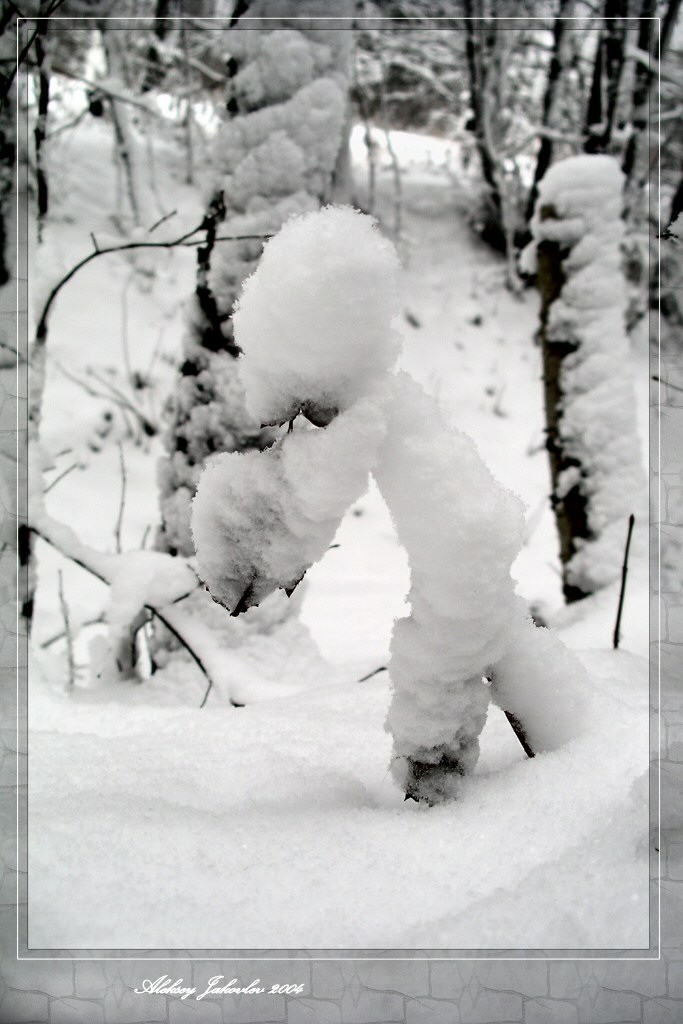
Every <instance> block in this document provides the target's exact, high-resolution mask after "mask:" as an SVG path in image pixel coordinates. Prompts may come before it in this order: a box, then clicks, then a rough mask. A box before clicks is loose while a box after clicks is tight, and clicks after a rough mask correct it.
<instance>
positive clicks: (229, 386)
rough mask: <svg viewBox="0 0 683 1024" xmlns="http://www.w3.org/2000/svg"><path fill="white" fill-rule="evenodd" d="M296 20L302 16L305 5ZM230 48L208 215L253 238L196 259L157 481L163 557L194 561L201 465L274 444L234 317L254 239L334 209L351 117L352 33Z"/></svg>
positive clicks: (255, 36)
mask: <svg viewBox="0 0 683 1024" xmlns="http://www.w3.org/2000/svg"><path fill="white" fill-rule="evenodd" d="M299 9H301V10H302V13H306V12H305V4H302V5H301V8H299V5H297V10H299ZM226 43H227V45H228V48H229V51H230V54H231V58H232V65H233V66H234V68H236V71H235V73H234V74H233V76H232V77H231V78H230V79H229V80H228V82H227V93H228V97H229V105H230V109H231V110H232V115H233V116H229V117H228V118H227V119H226V121H225V123H224V124H223V125H222V126H221V128H220V130H219V132H218V134H217V137H216V141H215V145H214V152H213V155H212V182H211V195H212V196H213V197H214V198H213V200H212V202H211V203H209V204H208V205H209V212H210V213H211V215H212V217H213V222H214V226H215V227H216V229H217V233H218V234H219V235H240V236H241V235H253V236H256V237H255V238H253V239H247V240H243V241H239V242H216V243H215V245H214V247H213V249H212V250H211V251H210V252H207V253H200V256H201V258H202V259H203V260H204V265H203V266H202V267H201V268H200V271H199V276H198V282H197V284H198V287H197V295H196V297H195V298H194V300H193V301H192V303H191V306H190V309H189V311H188V325H187V331H186V335H185V339H184V343H183V360H182V362H181V366H180V372H179V375H178V380H177V383H176V386H175V388H174V391H173V394H172V395H171V397H170V400H169V403H168V420H169V423H168V428H167V430H166V432H165V436H164V445H165V448H166V455H165V457H164V458H163V459H162V460H161V462H160V465H159V472H158V479H159V491H160V504H161V515H162V530H161V532H160V537H159V545H158V546H159V547H161V548H162V549H163V550H167V551H171V552H176V551H177V552H179V553H180V554H183V555H185V556H188V555H190V554H192V552H193V546H192V539H191V536H190V532H189V506H190V501H191V499H192V496H193V494H194V491H195V489H196V485H197V481H198V478H199V474H200V473H201V470H202V468H203V466H204V464H205V462H206V459H207V458H208V457H209V456H210V455H211V454H213V453H216V452H224V451H244V450H247V449H257V450H258V449H261V448H263V447H265V446H267V445H268V444H270V443H272V441H273V436H274V435H273V434H272V432H270V431H268V430H264V429H263V428H262V426H261V424H262V423H263V422H264V420H263V419H259V418H258V417H255V416H253V415H250V414H249V412H248V411H247V410H246V408H245V405H244V395H243V390H242V385H241V382H240V380H239V377H238V374H237V367H236V362H235V356H236V354H237V350H236V349H235V345H234V341H233V334H232V322H231V320H230V313H231V311H232V307H233V304H234V303H235V300H236V299H237V298H238V296H239V294H240V291H241V288H242V282H243V281H244V279H245V278H246V277H248V276H249V274H250V273H251V272H252V271H253V269H254V267H255V266H256V263H257V261H258V259H259V256H260V254H261V251H262V242H261V240H260V238H259V237H258V236H267V235H271V234H274V233H275V232H277V231H278V230H279V228H280V227H281V226H282V224H283V223H284V221H285V220H287V218H288V217H290V216H291V215H292V214H294V213H304V212H307V211H310V210H315V209H317V208H318V207H319V206H320V204H321V202H324V201H326V200H328V199H329V197H330V192H331V188H332V183H333V177H334V171H335V166H336V162H337V159H338V156H339V153H340V148H341V145H342V139H343V130H344V124H345V117H346V74H347V71H346V61H347V56H348V40H347V39H346V33H344V32H332V31H329V32H325V31H320V30H312V31H311V30H309V29H308V28H305V27H304V26H303V25H302V26H301V29H300V30H299V29H298V28H297V29H294V28H288V29H283V28H276V29H274V30H273V31H266V30H264V29H259V31H234V32H231V33H229V35H228V37H227V39H226ZM218 194H222V197H223V198H222V200H220V201H219V200H218V199H217V198H216V196H217V195H218Z"/></svg>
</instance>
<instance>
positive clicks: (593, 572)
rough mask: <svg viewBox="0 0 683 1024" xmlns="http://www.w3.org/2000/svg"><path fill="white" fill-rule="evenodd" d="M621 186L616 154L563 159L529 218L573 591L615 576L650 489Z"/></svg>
mask: <svg viewBox="0 0 683 1024" xmlns="http://www.w3.org/2000/svg"><path fill="white" fill-rule="evenodd" d="M622 186H623V175H622V173H621V171H620V170H619V165H618V164H617V162H616V161H615V160H614V159H613V158H612V157H609V156H603V155H599V156H597V155H596V156H577V157H571V158H569V159H568V160H563V161H561V162H560V163H557V164H555V165H554V166H553V167H552V168H551V169H550V170H549V171H548V173H547V174H546V176H545V178H544V179H543V181H542V182H541V185H540V190H539V198H538V202H537V204H536V213H535V215H534V218H533V220H532V224H531V229H532V234H533V238H534V241H533V243H532V250H531V252H530V253H529V255H530V256H531V257H532V258H533V253H534V252H535V257H536V269H537V280H538V287H539V290H540V292H541V327H540V332H539V333H540V341H541V346H542V350H543V374H544V382H545V410H546V426H547V448H548V453H549V456H550V468H551V477H552V497H551V501H552V504H553V508H554V510H555V517H556V521H557V528H558V533H559V539H560V558H561V561H562V572H563V590H564V595H565V598H566V600H567V601H568V602H571V601H576V600H579V599H580V598H582V597H585V596H586V595H588V594H592V593H593V592H594V591H595V590H597V589H598V588H599V587H602V586H605V585H606V584H609V583H611V582H613V581H614V580H616V579H617V578H618V576H619V572H620V568H621V557H622V553H623V546H624V536H625V529H626V523H627V520H628V516H629V515H630V514H631V513H634V514H636V516H637V515H638V514H639V513H640V511H641V506H642V504H643V495H644V494H645V481H644V474H643V469H642V464H641V458H640V446H639V441H638V435H637V432H636V426H635V414H634V395H633V387H632V383H631V379H630V376H629V370H628V357H629V344H628V338H627V335H626V322H625V312H626V304H627V299H628V296H627V289H626V282H625V280H624V276H623V272H622V255H621V249H620V243H621V240H622V236H623V233H624V225H623V221H622V218H621V212H622ZM528 265H529V264H528Z"/></svg>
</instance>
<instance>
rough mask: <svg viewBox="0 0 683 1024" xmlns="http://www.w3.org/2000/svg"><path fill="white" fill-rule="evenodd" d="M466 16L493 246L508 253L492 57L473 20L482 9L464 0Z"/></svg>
mask: <svg viewBox="0 0 683 1024" xmlns="http://www.w3.org/2000/svg"><path fill="white" fill-rule="evenodd" d="M463 9H464V13H465V18H466V20H465V53H466V56H467V69H468V74H469V82H470V106H471V107H472V120H473V132H474V139H475V143H476V147H477V153H478V155H479V161H480V163H481V171H482V175H483V177H484V181H485V182H486V185H487V188H488V191H489V198H490V203H491V230H490V238H487V241H489V242H490V244H491V245H493V246H494V247H495V248H497V249H499V250H500V251H501V252H505V250H506V238H505V230H504V227H503V209H502V201H501V194H500V188H499V184H498V178H497V175H496V164H495V159H494V156H493V154H492V152H491V149H490V145H489V141H488V139H487V133H486V109H485V105H486V79H487V60H488V57H489V56H490V54H489V53H488V50H487V53H486V55H485V56H484V55H483V54H482V29H481V28H480V27H479V22H475V21H473V20H472V19H473V18H474V17H475V16H479V15H480V14H481V9H480V7H479V6H477V8H476V14H475V7H474V3H473V0H463Z"/></svg>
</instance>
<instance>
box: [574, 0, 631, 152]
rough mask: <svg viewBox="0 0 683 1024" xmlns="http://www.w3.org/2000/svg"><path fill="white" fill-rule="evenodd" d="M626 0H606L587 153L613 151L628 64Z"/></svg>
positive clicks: (588, 120) (590, 103) (588, 118)
mask: <svg viewBox="0 0 683 1024" xmlns="http://www.w3.org/2000/svg"><path fill="white" fill-rule="evenodd" d="M623 13H624V3H623V0H605V7H604V20H605V27H604V28H603V29H602V31H601V32H600V35H599V37H598V48H597V52H596V55H595V64H594V65H593V80H592V83H591V91H590V96H589V99H588V107H587V110H586V141H585V144H584V151H585V152H586V153H606V152H609V149H610V146H611V143H612V132H613V129H614V120H615V114H616V110H617V101H618V98H619V83H620V81H621V73H622V70H623V67H624V58H625V45H626V25H627V22H626V21H625V20H624V17H623Z"/></svg>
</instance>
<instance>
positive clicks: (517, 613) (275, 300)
mask: <svg viewBox="0 0 683 1024" xmlns="http://www.w3.org/2000/svg"><path fill="white" fill-rule="evenodd" d="M396 270H397V257H396V254H395V251H394V250H393V247H392V246H391V245H390V244H389V243H388V242H385V241H384V240H383V239H381V237H380V236H379V235H378V233H377V231H376V227H375V224H374V222H373V220H372V219H371V218H369V217H367V216H365V215H362V214H359V213H357V212H355V211H353V210H350V209H339V208H327V209H325V210H322V211H319V212H317V213H313V214H309V215H307V216H305V217H300V218H296V219H294V220H292V221H290V222H289V223H288V224H286V225H285V227H284V228H283V229H282V230H281V232H280V233H279V235H278V236H276V238H275V239H274V240H273V241H272V242H270V244H269V245H268V246H267V247H266V250H265V253H264V256H263V259H262V262H261V264H260V266H259V268H258V270H257V271H256V273H255V274H254V275H253V276H252V277H251V278H250V280H249V281H248V282H247V285H246V287H245V292H244V297H243V299H242V301H241V303H240V307H239V310H238V313H237V314H236V317H235V328H236V337H237V339H238V341H239V343H240V345H241V347H242V348H243V350H244V355H243V356H242V358H241V360H240V368H241V373H242V377H243V380H244V383H245V387H246V396H247V397H246V401H247V407H248V408H249V409H250V411H251V412H252V414H253V415H260V416H261V417H263V418H264V419H265V418H269V419H271V420H275V421H281V420H286V419H292V420H293V419H294V417H296V415H297V413H298V412H299V411H300V410H301V411H303V412H304V413H305V414H306V415H307V417H308V418H309V419H310V420H311V421H312V422H313V423H316V424H317V425H318V427H319V429H311V428H310V427H303V428H301V429H299V430H295V431H292V432H289V433H287V434H286V435H285V436H284V437H283V438H281V439H280V440H279V441H277V442H276V443H275V444H274V445H272V446H271V447H270V448H269V449H267V450H266V451H263V452H260V453H258V452H247V453H242V454H238V453H234V452H231V453H225V454H223V455H221V456H219V457H218V458H216V459H215V460H212V461H211V462H210V463H209V465H208V466H207V468H206V469H205V470H204V473H203V474H202V477H201V480H200V483H199V487H198V491H197V496H196V498H195V500H194V504H193V515H192V529H193V535H194V539H195V545H196V548H197V556H198V565H199V571H200V574H201V575H202V577H203V578H204V579H205V581H206V582H207V584H208V587H209V589H210V591H211V593H212V595H213V596H214V598H215V599H216V600H218V601H220V602H221V603H223V604H225V606H226V607H227V608H229V609H230V610H231V611H233V613H236V612H239V611H242V610H243V609H244V608H245V607H249V606H250V605H254V604H258V603H259V601H260V600H262V598H263V597H265V596H267V595H268V594H269V593H271V592H272V591H273V590H275V589H276V588H277V587H281V588H283V589H285V590H287V589H289V588H291V587H293V586H294V585H295V584H296V583H297V582H298V580H299V579H300V578H301V577H302V576H303V574H304V573H305V572H306V570H307V569H308V568H309V567H310V566H311V564H312V563H313V562H314V561H316V560H318V559H319V558H320V557H321V556H322V555H323V553H324V552H325V550H326V549H327V547H328V546H329V544H330V542H331V540H332V538H333V536H334V534H335V532H336V529H337V526H338V525H339V522H340V520H341V518H342V516H343V514H344V512H345V511H346V509H347V508H348V507H349V505H350V504H351V502H352V501H353V500H355V499H356V498H357V497H359V496H360V495H361V494H362V493H363V491H364V489H365V488H366V486H367V478H368V471H371V472H372V473H373V475H374V477H375V479H376V481H377V484H378V486H379V489H380V492H381V493H382V495H383V497H384V498H385V500H386V502H387V504H388V506H389V509H390V512H391V514H392V517H393V519H394V522H395V525H396V528H397V531H398V536H399V539H400V540H401V542H402V543H403V545H404V546H405V548H406V551H407V553H408V558H409V561H410V567H411V589H410V593H409V601H410V605H411V613H410V615H409V616H407V617H406V618H404V619H402V620H401V621H400V622H398V623H397V625H396V627H395V629H394V634H393V638H392V645H391V664H390V672H391V681H392V687H393V699H392V703H391V707H390V709H389V715H388V718H387V728H388V730H389V731H390V732H391V733H392V735H393V738H394V749H393V754H392V761H391V769H392V773H393V775H394V777H395V778H396V779H397V781H398V782H399V784H400V785H401V787H402V788H403V790H404V792H405V793H406V794H407V795H408V796H412V797H413V798H414V799H415V800H424V801H426V802H427V803H429V804H436V803H440V802H443V801H445V800H448V799H450V798H452V797H454V796H455V795H457V793H458V792H459V791H460V788H461V783H462V778H463V776H465V775H467V774H469V773H471V771H472V770H473V768H474V766H475V764H476V761H477V758H478V754H479V740H478V738H479V735H480V733H481V731H482V729H483V727H484V723H485V721H486V712H487V707H488V704H489V699H490V690H489V688H488V687H487V685H486V683H485V681H484V678H483V677H484V675H485V674H486V673H487V672H490V670H491V669H492V668H493V667H495V666H496V664H497V663H498V662H500V660H501V658H503V657H504V656H505V655H506V654H507V657H508V662H509V665H508V664H506V665H504V667H503V669H502V671H501V683H500V686H499V693H498V697H499V700H500V701H501V702H502V706H503V707H504V709H505V710H507V711H513V710H514V708H517V709H518V710H520V711H523V710H525V709H526V708H527V705H528V704H529V701H528V695H529V690H530V688H531V689H533V688H534V681H535V686H536V691H538V689H539V687H538V683H539V681H540V680H541V679H543V678H544V676H545V675H546V674H547V672H548V665H547V662H548V643H547V642H545V641H544V639H542V638H541V636H540V634H539V636H538V637H536V636H535V635H534V633H533V631H532V632H529V631H527V633H528V635H527V636H526V637H525V642H526V646H527V648H528V650H525V651H524V652H523V655H522V654H520V653H519V652H518V651H517V650H516V647H518V646H519V641H518V637H519V631H520V624H521V623H522V622H523V621H524V618H525V613H524V612H523V611H522V610H521V608H520V604H519V602H518V601H517V599H516V598H515V595H514V584H513V581H512V579H511V576H510V567H511V565H512V562H513V560H514V559H515V557H516V555H517V552H518V550H519V548H520V546H521V544H522V540H523V537H524V529H525V524H524V516H523V511H522V506H521V502H520V501H519V499H517V498H516V497H515V496H514V495H513V494H512V493H511V492H510V491H508V490H507V489H506V488H504V487H502V486H501V485H500V484H499V483H497V482H496V481H495V480H494V478H493V476H492V475H491V473H490V472H489V470H488V469H487V468H486V466H485V465H484V463H483V461H482V459H481V457H480V456H479V454H478V453H477V451H476V449H475V447H474V445H473V443H472V442H471V441H470V440H469V438H467V437H466V436H465V435H464V434H462V433H459V432H455V431H453V430H450V429H449V428H448V426H447V425H446V423H445V421H444V419H443V417H442V415H441V414H440V412H439V409H438V406H437V404H436V403H435V402H434V400H433V399H431V398H429V397H428V396H427V395H426V394H425V393H424V391H423V389H422V388H421V387H420V385H418V384H417V383H416V382H415V381H414V380H413V379H412V378H411V377H409V376H408V375H407V374H405V373H399V374H392V373H390V372H389V368H390V366H391V364H392V362H393V361H394V359H395V356H396V342H395V340H394V337H393V334H392V320H393V318H394V316H395V313H396V302H397V288H396ZM550 646H552V644H551V645H550ZM555 653H556V654H557V655H558V663H557V665H556V666H555V667H554V669H553V672H551V673H550V679H549V683H548V685H549V687H550V688H551V691H552V699H551V705H550V706H549V708H548V710H547V712H546V713H545V717H544V716H543V713H538V714H537V715H536V717H535V718H534V720H533V721H532V723H531V726H530V731H531V733H532V734H533V737H534V740H535V741H538V746H539V749H550V748H551V747H552V746H553V745H555V744H556V743H557V742H558V735H559V733H558V732H557V730H556V732H555V733H553V732H552V729H550V728H548V727H547V720H549V721H551V722H553V721H554V718H555V716H556V714H557V713H558V709H559V713H564V712H566V711H567V709H568V708H569V706H570V705H571V704H572V699H573V698H576V703H579V701H578V697H577V693H576V692H575V691H572V689H571V688H569V687H570V680H567V681H566V683H567V687H568V689H567V691H566V692H563V691H562V680H563V676H564V675H565V674H567V673H569V674H572V673H573V674H574V675H575V676H576V677H577V680H578V682H580V681H581V676H582V673H581V670H580V668H579V667H578V666H577V665H576V663H575V659H573V658H572V657H571V656H570V655H569V653H568V652H564V651H563V649H562V645H561V644H559V642H557V643H556V645H555ZM524 657H526V662H525V663H524V666H523V668H524V669H525V670H526V671H522V672H520V671H518V670H517V671H516V669H518V668H519V666H520V664H521V662H522V661H523V660H524ZM528 676H530V679H531V681H530V679H529V678H527V677H528ZM518 691H519V692H518ZM563 698H566V699H564V703H563ZM531 710H532V711H533V710H534V709H533V708H532V709H531ZM577 719H578V715H577V714H573V715H572V716H568V715H567V716H565V718H564V720H563V723H562V724H563V726H564V728H565V730H566V732H565V736H566V735H568V734H571V733H572V731H573V730H574V729H576V728H577V727H578V725H577ZM522 724H523V725H524V722H522Z"/></svg>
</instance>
